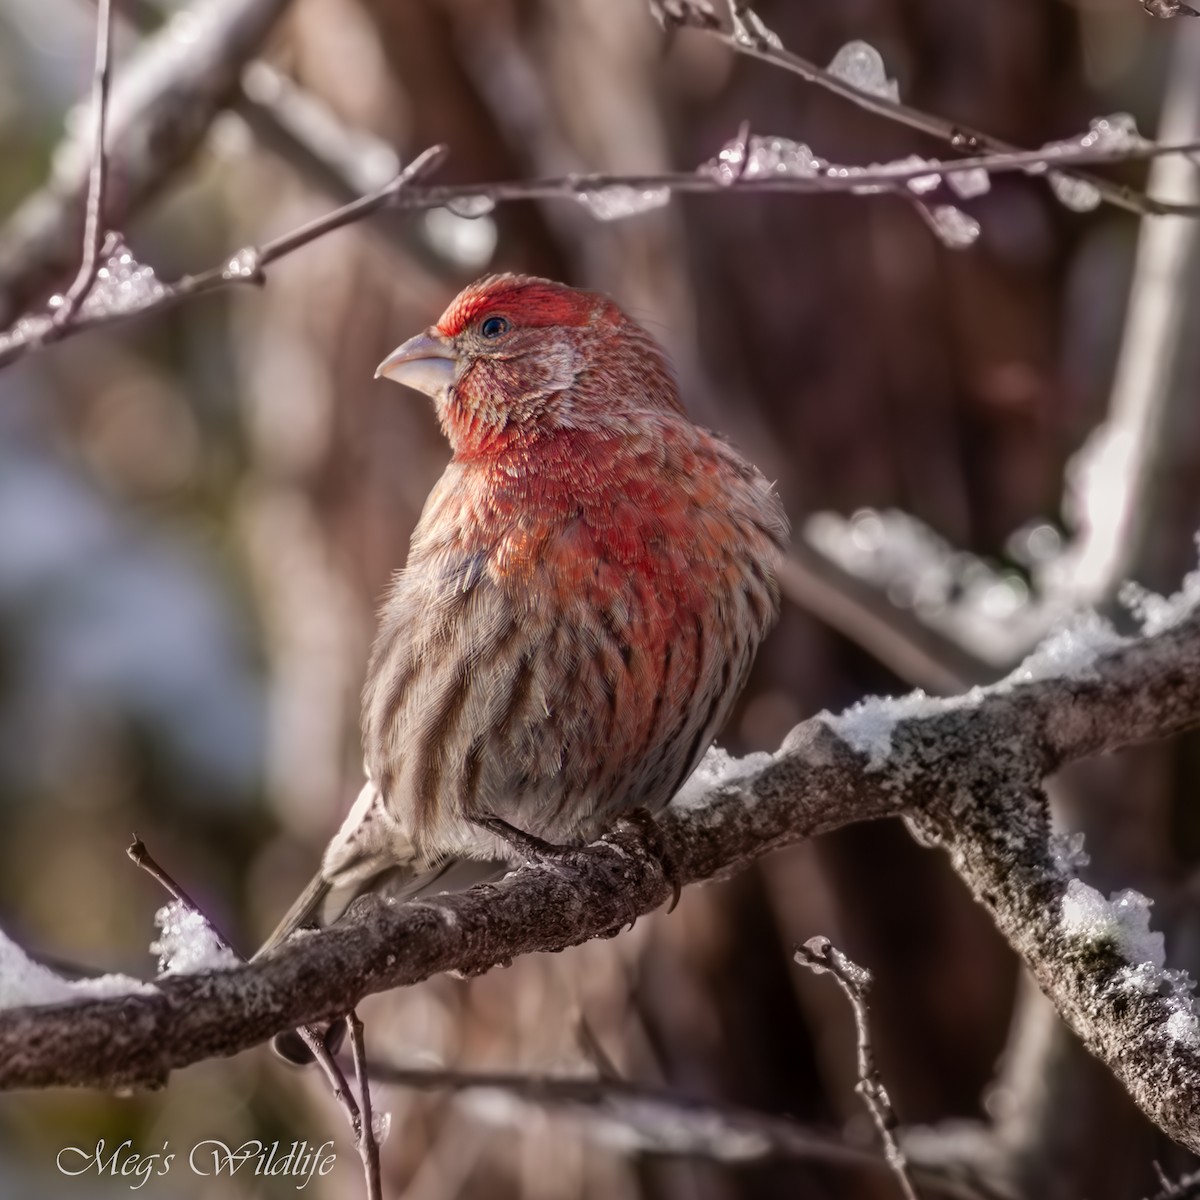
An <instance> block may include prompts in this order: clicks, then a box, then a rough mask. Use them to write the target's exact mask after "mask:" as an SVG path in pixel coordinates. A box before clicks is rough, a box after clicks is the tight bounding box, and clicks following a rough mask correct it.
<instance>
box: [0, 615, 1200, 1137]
mask: <svg viewBox="0 0 1200 1200" xmlns="http://www.w3.org/2000/svg"><path fill="white" fill-rule="evenodd" d="M889 714H890V715H889ZM1197 724H1200V615H1198V614H1196V613H1194V612H1193V613H1190V614H1188V615H1186V616H1183V617H1182V619H1180V620H1179V621H1178V622H1177V623H1176V624H1174V625H1172V626H1170V627H1168V628H1166V629H1165V630H1164V631H1163V632H1161V633H1159V634H1157V635H1156V636H1144V637H1139V638H1136V639H1132V640H1130V641H1128V642H1127V643H1124V644H1122V645H1119V646H1117V648H1116V649H1114V650H1113V651H1111V652H1110V653H1108V654H1106V655H1103V656H1101V657H1098V658H1097V659H1096V660H1095V661H1094V662H1092V663H1091V664H1090V665H1089V666H1087V667H1086V669H1080V670H1077V672H1076V674H1075V676H1074V677H1066V678H1046V679H1038V680H1036V681H1035V682H1031V683H1028V684H1016V683H1015V681H1011V680H1010V681H1006V682H1004V683H1001V684H999V685H996V686H995V687H993V688H990V689H984V690H980V691H976V692H974V693H970V694H968V695H967V696H966V697H963V698H960V699H959V700H957V701H928V700H921V699H920V698H917V699H914V700H912V701H910V702H907V703H906V702H898V703H897V704H895V705H894V706H893V707H891V708H889V707H887V706H886V705H885V706H880V705H875V706H874V707H873V708H871V709H869V710H867V711H865V712H864V710H857V711H855V710H852V711H851V712H850V713H849V714H847V715H846V716H844V717H842V718H831V717H826V716H821V717H816V718H813V719H812V720H809V721H807V722H805V723H804V724H802V725H800V726H798V727H797V728H796V729H795V730H794V731H793V732H792V734H791V735H789V737H788V738H787V740H786V741H785V743H784V746H783V747H782V749H781V750H780V751H779V753H778V754H776V755H775V756H774V757H773V759H772V761H770V762H769V763H768V764H767V765H766V766H763V767H761V768H759V769H756V770H754V771H753V772H752V773H751V774H749V775H746V776H745V777H742V778H735V779H731V780H729V781H728V782H726V783H725V784H724V785H723V786H720V787H718V788H716V789H714V790H713V791H711V792H710V793H709V794H708V795H706V796H705V797H704V798H703V802H701V803H696V802H693V803H691V804H689V805H687V806H675V807H672V808H671V809H669V810H668V811H667V812H666V813H665V814H664V815H663V817H662V819H661V822H660V830H661V843H662V846H661V848H662V849H664V850H665V852H666V856H667V857H668V859H669V861H670V862H671V863H672V867H673V871H674V873H675V875H677V876H678V878H679V879H680V880H681V881H683V882H696V881H700V880H706V879H713V878H719V877H721V876H724V875H728V874H730V873H731V872H733V871H735V870H737V869H738V868H739V867H741V866H743V865H744V864H746V863H747V862H749V861H751V860H752V859H754V858H756V857H758V856H759V855H762V854H764V853H766V852H767V851H769V850H772V849H774V848H776V847H778V846H781V845H785V844H787V843H789V842H794V841H797V840H799V839H802V838H805V837H811V836H813V835H815V834H818V833H822V832H825V831H827V830H830V829H834V828H837V827H839V826H842V825H846V824H848V823H851V822H854V821H861V820H870V819H873V818H875V817H881V816H887V815H894V814H898V813H907V814H909V815H910V817H911V818H912V819H913V820H915V821H916V822H918V823H919V824H921V825H922V826H923V827H924V829H925V831H926V832H927V833H930V834H932V835H934V836H936V837H938V838H939V839H940V840H941V841H942V842H943V843H944V844H945V846H946V848H947V849H948V850H949V852H950V854H951V857H952V860H953V862H954V864H955V866H956V868H957V869H958V871H959V873H960V874H961V875H962V876H963V878H964V879H965V880H966V882H967V883H968V885H969V886H970V887H971V889H972V891H973V892H974V893H975V895H976V896H977V898H978V899H979V900H980V901H981V902H982V903H983V904H984V905H985V906H986V907H987V908H988V909H989V911H990V912H991V913H992V915H993V916H994V918H995V920H996V922H997V924H998V925H999V926H1000V928H1001V929H1002V930H1003V931H1004V933H1005V934H1006V935H1007V936H1008V938H1009V939H1010V941H1011V942H1012V943H1013V945H1014V946H1015V947H1016V948H1017V950H1018V951H1019V952H1020V953H1021V954H1022V956H1023V957H1024V958H1025V960H1026V962H1027V963H1028V964H1029V966H1030V968H1031V970H1032V972H1033V974H1034V975H1035V977H1036V978H1037V979H1038V981H1039V982H1040V984H1041V986H1042V987H1043V989H1044V990H1045V991H1046V992H1047V994H1048V995H1049V996H1050V997H1051V998H1052V999H1053V1000H1054V1002H1055V1004H1056V1006H1057V1007H1058V1008H1059V1010H1060V1011H1061V1012H1062V1013H1063V1014H1064V1015H1065V1016H1066V1017H1067V1019H1068V1020H1069V1021H1070V1022H1071V1024H1072V1025H1073V1027H1074V1028H1075V1029H1076V1030H1077V1032H1078V1033H1079V1034H1080V1036H1081V1037H1082V1038H1083V1040H1084V1042H1085V1043H1086V1044H1087V1046H1088V1047H1089V1049H1091V1050H1092V1052H1093V1053H1095V1054H1097V1055H1098V1056H1099V1057H1100V1058H1101V1059H1102V1060H1103V1061H1104V1062H1106V1063H1107V1064H1108V1065H1109V1067H1110V1068H1111V1069H1113V1071H1114V1072H1115V1073H1116V1074H1117V1075H1118V1077H1119V1078H1120V1079H1121V1080H1122V1082H1123V1083H1124V1084H1125V1086H1126V1087H1127V1088H1128V1089H1129V1091H1130V1092H1131V1094H1132V1095H1133V1096H1134V1098H1135V1099H1136V1100H1137V1101H1138V1103H1139V1104H1140V1105H1141V1106H1142V1107H1143V1109H1144V1110H1145V1111H1146V1112H1147V1113H1148V1114H1149V1115H1150V1116H1151V1117H1152V1118H1153V1119H1154V1120H1156V1121H1157V1122H1158V1123H1159V1125H1160V1126H1161V1127H1162V1128H1163V1129H1164V1130H1166V1131H1167V1132H1168V1133H1169V1134H1170V1135H1171V1136H1173V1137H1175V1138H1176V1139H1178V1140H1179V1141H1181V1142H1182V1143H1184V1144H1185V1145H1188V1146H1190V1147H1192V1148H1200V1050H1198V1049H1197V1048H1195V1047H1194V1046H1191V1045H1190V1044H1189V1043H1188V1042H1187V1040H1186V1039H1180V1038H1177V1037H1172V1036H1171V1035H1170V1028H1169V1020H1170V1017H1171V1014H1172V1012H1173V1011H1175V1010H1173V1009H1172V1007H1171V1005H1170V1004H1169V1003H1168V1000H1167V999H1166V998H1164V997H1162V996H1158V995H1155V994H1150V993H1146V994H1141V993H1136V994H1135V993H1120V992H1119V989H1116V988H1115V987H1114V980H1115V979H1116V978H1117V976H1118V972H1120V971H1121V970H1122V969H1123V968H1124V967H1125V966H1128V965H1129V964H1128V963H1125V962H1124V961H1123V960H1122V959H1121V958H1120V956H1119V954H1118V952H1117V949H1116V948H1114V947H1112V946H1108V945H1104V944H1097V945H1092V946H1081V945H1080V944H1079V943H1078V941H1077V940H1076V941H1073V940H1072V939H1071V938H1070V937H1068V936H1067V935H1066V934H1064V932H1063V931H1062V929H1061V927H1060V918H1061V911H1062V905H1061V901H1062V897H1063V895H1064V893H1065V891H1066V888H1067V885H1068V882H1069V881H1070V878H1071V877H1070V875H1069V873H1068V872H1067V871H1066V870H1065V869H1064V868H1063V867H1062V866H1060V865H1059V864H1058V863H1057V862H1056V860H1055V858H1054V855H1053V852H1052V844H1051V841H1050V836H1049V827H1048V822H1047V820H1046V818H1045V812H1044V807H1043V804H1042V799H1041V794H1040V784H1041V780H1042V779H1043V778H1044V777H1045V776H1046V775H1047V774H1049V773H1051V772H1053V771H1054V770H1055V769H1057V768H1058V767H1059V766H1061V765H1063V764H1064V763H1066V762H1068V761H1072V760H1074V759H1077V758H1080V757H1083V756H1086V755H1091V754H1097V753H1103V752H1105V751H1109V750H1114V749H1116V748H1118V747H1120V746H1124V745H1128V744H1130V743H1132V742H1136V741H1141V740H1144V739H1147V738H1155V737H1164V736H1168V735H1170V734H1173V733H1178V732H1180V731H1181V730H1184V729H1187V728H1190V727H1192V726H1195V725H1197ZM864 731H865V734H866V739H867V740H866V741H865V742H864V741H863V740H862V739H863V735H864ZM844 739H849V741H847V740H844ZM851 742H853V743H854V744H856V745H859V746H860V749H858V750H856V749H854V748H853V747H852V745H851V744H850V743H851ZM670 892H671V884H670V882H668V880H667V879H665V878H664V875H663V870H662V866H661V861H660V858H659V856H658V855H657V854H656V853H655V852H654V851H653V850H652V848H651V847H649V846H648V845H647V842H646V839H645V837H644V835H643V834H642V833H641V832H639V830H638V829H636V828H631V827H628V826H619V827H618V828H616V829H615V830H613V831H612V832H611V833H610V834H609V835H607V836H606V837H604V838H602V839H600V841H599V842H597V843H595V844H594V845H592V846H589V847H586V848H584V849H581V850H580V851H579V852H578V853H577V854H575V855H573V856H571V857H570V858H569V859H566V860H564V861H563V862H561V863H558V864H554V865H549V866H548V865H546V864H540V865H537V866H530V867H525V868H523V869H521V870H518V871H516V872H514V873H513V874H511V875H510V876H508V877H507V878H506V879H505V880H503V881H502V882H501V883H499V884H492V885H483V886H480V887H477V888H475V889H473V890H472V891H470V892H467V893H464V894H459V895H447V896H438V897H434V898H431V899H426V900H422V901H419V902H415V903H409V904H402V905H401V904H391V903H388V902H387V901H384V900H381V899H377V898H366V899H364V900H362V901H359V902H358V903H357V904H356V905H355V906H354V907H353V908H352V909H351V910H350V912H349V913H348V915H347V916H346V918H345V919H344V920H343V921H341V922H339V924H338V925H336V926H335V927H334V928H332V929H328V930H324V931H321V932H317V933H312V934H306V935H303V936H298V937H297V938H295V939H294V940H293V941H291V942H290V943H288V944H287V945H285V946H283V947H281V948H280V949H279V950H278V951H277V952H276V953H274V954H272V955H269V956H267V957H266V958H264V959H262V960H260V961H257V962H255V963H253V964H250V965H247V966H241V967H236V968H233V969H230V970H226V971H218V972H214V973H210V974H206V975H195V976H182V977H173V978H169V979H164V980H162V981H161V982H160V983H159V985H158V990H157V992H155V993H151V994H139V995H133V996H127V997H120V998H115V999H107V1000H102V1001H100V1000H97V1001H87V1002H84V1003H79V1004H74V1005H55V1006H46V1007H41V1008H24V1009H14V1010H10V1011H8V1012H4V1013H0V1087H7V1088H12V1087H45V1086H51V1085H57V1084H67V1085H84V1086H99V1087H116V1086H127V1085H138V1084H155V1083H160V1082H161V1081H162V1080H163V1079H164V1078H165V1077H166V1075H167V1074H168V1073H169V1072H170V1071H171V1070H173V1069H175V1068H177V1067H181V1066H186V1065H188V1064H190V1063H194V1062H198V1061H201V1060H202V1059H205V1058H209V1057H213V1056H217V1055H229V1054H234V1053H237V1052H239V1051H241V1050H244V1049H246V1048H248V1047H250V1046H253V1045H256V1044H258V1043H260V1042H262V1041H264V1040H265V1039H266V1038H268V1037H270V1036H271V1035H272V1034H274V1033H276V1032H279V1031H281V1030H285V1029H292V1028H295V1027H296V1026H298V1025H301V1024H308V1023H317V1022H320V1021H325V1020H330V1019H333V1018H335V1017H337V1016H339V1015H340V1014H342V1013H344V1012H346V1011H347V1010H348V1009H350V1008H351V1007H353V1006H354V1005H355V1004H356V1003H357V1002H358V1001H359V1000H360V999H361V998H362V997H363V996H365V995H367V994H369V993H372V992H376V991H381V990H384V989H387V988H392V987H398V986H405V985H409V984H414V983H417V982H420V981H421V980H423V979H426V978H428V977H429V976H431V975H433V974H436V973H439V972H442V971H458V972H462V973H466V974H475V973H479V972H482V971H486V970H487V969H489V968H490V967H492V966H494V965H497V964H499V963H504V962H508V961H510V960H511V959H512V958H514V957H515V956H516V955H518V954H526V953H530V952H533V951H548V950H550V951H552V950H561V949H563V948H565V947H567V946H571V945H576V944H578V943H580V942H583V941H586V940H588V939H589V938H592V937H595V936H597V935H600V934H604V933H610V932H613V931H615V930H617V929H619V927H620V926H621V924H623V923H625V922H627V921H630V920H632V919H634V918H635V917H637V916H638V915H641V914H643V913H647V912H649V911H651V910H652V909H654V908H656V907H657V906H658V905H660V904H661V903H662V902H663V901H664V900H665V899H666V898H667V897H668V896H669V895H670Z"/></svg>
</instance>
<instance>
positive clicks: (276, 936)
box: [254, 871, 332, 958]
mask: <svg viewBox="0 0 1200 1200" xmlns="http://www.w3.org/2000/svg"><path fill="white" fill-rule="evenodd" d="M331 889H332V885H331V884H330V882H329V880H328V879H326V878H325V876H324V875H323V874H322V873H321V872H320V871H318V872H317V873H316V874H315V875H314V876H313V877H312V879H310V880H309V883H308V887H306V888H305V889H304V891H302V892H301V893H300V895H299V896H298V897H297V899H296V902H295V903H294V904H293V905H292V907H291V908H289V909H288V910H287V913H286V914H285V916H284V918H283V920H282V921H280V922H279V924H278V925H276V926H275V931H274V932H273V933H272V934H271V936H270V937H269V938H267V940H266V941H265V942H263V944H262V945H261V946H260V947H259V949H258V952H257V953H256V954H255V955H254V957H255V958H262V956H263V955H264V954H269V953H270V952H271V951H272V950H274V949H275V947H276V946H281V945H282V944H283V943H284V942H286V941H287V940H288V938H290V937H291V936H292V934H293V933H295V931H296V930H297V929H300V928H302V927H303V926H305V925H312V924H321V923H322V922H321V921H320V920H319V918H320V917H321V916H322V915H323V914H322V911H321V910H322V909H323V908H324V907H325V901H326V899H327V898H328V896H329V893H330V891H331Z"/></svg>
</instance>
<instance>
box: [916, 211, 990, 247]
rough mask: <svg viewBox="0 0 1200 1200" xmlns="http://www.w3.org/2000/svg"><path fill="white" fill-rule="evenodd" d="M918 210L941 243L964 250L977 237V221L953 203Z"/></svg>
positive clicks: (973, 242) (972, 243)
mask: <svg viewBox="0 0 1200 1200" xmlns="http://www.w3.org/2000/svg"><path fill="white" fill-rule="evenodd" d="M920 212H921V214H922V215H923V216H924V217H925V222H926V224H927V225H928V226H929V228H930V229H932V230H933V232H934V233H936V234H937V235H938V237H939V238H940V239H941V241H942V243H943V245H946V246H949V247H950V248H951V249H952V250H965V249H966V248H967V247H968V246H972V245H974V244H975V241H976V239H977V238H978V237H979V222H978V221H977V220H975V218H974V217H972V216H969V215H968V214H967V213H965V212H963V210H962V209H961V208H955V207H954V205H953V204H935V205H934V206H933V207H932V208H929V209H925V208H922V209H920Z"/></svg>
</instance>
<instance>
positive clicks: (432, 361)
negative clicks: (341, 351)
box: [375, 329, 456, 397]
mask: <svg viewBox="0 0 1200 1200" xmlns="http://www.w3.org/2000/svg"><path fill="white" fill-rule="evenodd" d="M455 362H456V360H455V355H454V347H453V346H452V345H451V344H450V343H449V342H448V341H447V340H446V339H445V338H444V337H442V335H441V334H440V333H438V332H437V330H436V329H429V330H426V332H425V333H420V334H418V335H417V336H416V337H414V338H409V339H408V341H407V342H405V343H404V345H402V346H397V347H396V349H395V350H393V351H392V352H391V354H389V355H388V356H387V358H385V359H384V360H383V362H381V363H380V364H379V366H378V367H376V368H375V378H376V379H378V378H379V377H380V375H383V376H385V377H386V378H388V379H391V380H392V381H394V382H395V383H402V384H404V386H405V387H410V388H416V390H417V391H418V392H424V393H425V394H426V395H427V396H433V397H437V396H440V395H442V394H443V393H444V392H445V391H446V390H447V389H448V388H449V387H450V385H451V384H452V383H453V382H454V367H455Z"/></svg>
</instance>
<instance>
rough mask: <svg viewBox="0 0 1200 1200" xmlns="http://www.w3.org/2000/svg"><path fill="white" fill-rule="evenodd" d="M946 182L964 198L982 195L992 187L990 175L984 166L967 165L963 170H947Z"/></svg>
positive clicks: (968, 198) (969, 198)
mask: <svg viewBox="0 0 1200 1200" xmlns="http://www.w3.org/2000/svg"><path fill="white" fill-rule="evenodd" d="M946 182H947V183H948V184H949V185H950V187H951V188H952V189H953V190H954V191H956V192H957V193H958V194H959V195H960V196H961V197H962V198H963V199H964V200H972V199H974V198H975V197H976V196H982V195H983V194H984V193H985V192H988V191H990V190H991V187H992V177H991V176H990V175H989V174H988V173H987V169H986V168H984V167H968V168H967V169H966V170H965V171H947V172H946Z"/></svg>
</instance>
